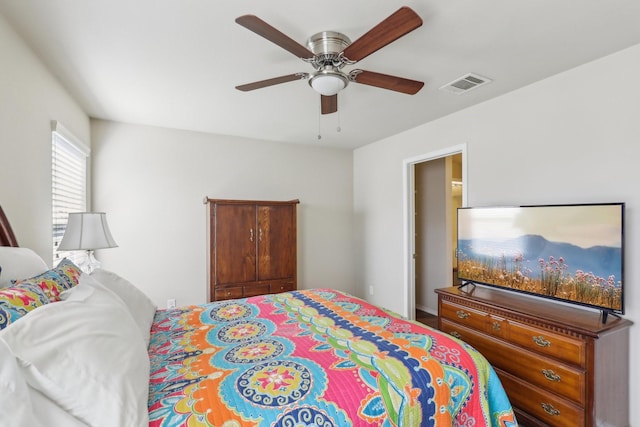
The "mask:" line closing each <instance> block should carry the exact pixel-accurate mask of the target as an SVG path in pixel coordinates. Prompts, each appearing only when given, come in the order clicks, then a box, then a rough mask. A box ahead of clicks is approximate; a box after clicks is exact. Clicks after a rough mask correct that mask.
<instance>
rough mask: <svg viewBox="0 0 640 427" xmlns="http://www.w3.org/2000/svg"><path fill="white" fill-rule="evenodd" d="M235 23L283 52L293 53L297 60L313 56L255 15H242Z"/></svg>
mask: <svg viewBox="0 0 640 427" xmlns="http://www.w3.org/2000/svg"><path fill="white" fill-rule="evenodd" d="M236 22H237V23H238V24H240V25H242V26H243V27H245V28H247V29H249V30H251V31H253V32H254V33H256V34H258V35H260V36H262V37H264V38H265V39H267V40H269V41H270V42H272V43H275V44H277V45H278V46H280V47H281V48H283V49H284V50H287V51H289V52H291V53H293V54H294V55H295V56H297V57H298V58H302V59H306V58H313V57H314V54H313V52H311V51H310V50H309V49H307V48H306V47H304V46H302V45H301V44H300V43H298V42H297V41H295V40H293V39H292V38H291V37H289V36H287V35H286V34H284V33H282V32H280V31H279V30H277V29H275V28H273V27H272V26H271V25H269V24H267V23H266V22H264V21H263V20H262V19H260V18H258V17H257V16H255V15H243V16H241V17H239V18H236Z"/></svg>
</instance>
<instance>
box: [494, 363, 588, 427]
mask: <svg viewBox="0 0 640 427" xmlns="http://www.w3.org/2000/svg"><path fill="white" fill-rule="evenodd" d="M496 372H497V374H498V376H499V377H500V381H501V382H502V385H503V386H504V389H505V391H506V392H507V396H509V400H510V401H511V404H512V405H513V406H514V407H517V408H519V409H520V410H522V411H524V412H526V413H528V414H530V415H533V416H534V417H535V418H537V419H539V420H540V421H542V422H544V423H545V424H548V425H550V426H554V427H581V426H584V425H585V418H584V408H583V407H581V406H579V405H575V404H573V403H571V402H570V401H568V400H565V399H562V398H560V397H558V396H556V395H554V394H552V393H549V392H546V391H544V390H542V389H540V388H538V387H535V386H533V385H530V384H527V383H526V382H523V381H520V380H519V379H517V378H516V377H514V376H512V375H509V374H508V373H506V372H503V371H501V370H500V369H496Z"/></svg>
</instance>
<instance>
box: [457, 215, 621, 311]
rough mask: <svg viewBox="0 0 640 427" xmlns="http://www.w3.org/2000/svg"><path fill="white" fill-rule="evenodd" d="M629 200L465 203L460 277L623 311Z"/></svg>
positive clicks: (460, 217)
mask: <svg viewBox="0 0 640 427" xmlns="http://www.w3.org/2000/svg"><path fill="white" fill-rule="evenodd" d="M623 234H624V203H607V204H581V205H546V206H514V207H481V208H475V207H474V208H459V209H458V242H457V244H458V246H457V253H456V256H457V266H458V278H459V279H461V280H462V282H463V283H465V282H471V283H479V284H485V285H489V286H494V287H498V288H504V289H508V290H513V291H518V292H524V293H528V294H533V295H538V296H542V297H545V298H551V299H556V300H561V301H565V302H569V303H575V304H580V305H585V306H590V307H594V308H599V309H602V310H604V311H605V314H606V312H613V313H619V314H624V298H623V288H624V279H623V274H624V271H623V262H624V245H623Z"/></svg>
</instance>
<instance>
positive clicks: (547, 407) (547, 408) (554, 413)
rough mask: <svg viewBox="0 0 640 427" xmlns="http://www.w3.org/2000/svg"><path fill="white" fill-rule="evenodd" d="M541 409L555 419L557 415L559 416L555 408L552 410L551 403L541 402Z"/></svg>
mask: <svg viewBox="0 0 640 427" xmlns="http://www.w3.org/2000/svg"><path fill="white" fill-rule="evenodd" d="M542 409H544V412H546V413H547V414H549V415H551V416H554V417H555V416H557V415H560V411H558V410H557V409H556V408H554V407H553V405H552V404H551V403H545V402H542Z"/></svg>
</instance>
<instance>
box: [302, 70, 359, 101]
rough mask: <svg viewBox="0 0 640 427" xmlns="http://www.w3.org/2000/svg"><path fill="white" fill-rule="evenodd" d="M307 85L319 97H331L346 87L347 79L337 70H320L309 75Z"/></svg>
mask: <svg viewBox="0 0 640 427" xmlns="http://www.w3.org/2000/svg"><path fill="white" fill-rule="evenodd" d="M309 84H310V85H311V87H312V88H313V89H314V90H315V91H316V92H318V93H319V94H320V95H324V96H333V95H336V94H337V93H338V92H340V91H341V90H342V89H344V88H345V87H347V84H349V77H347V75H345V74H344V73H343V72H341V71H338V70H321V71H317V72H315V73H311V76H310V77H309Z"/></svg>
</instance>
